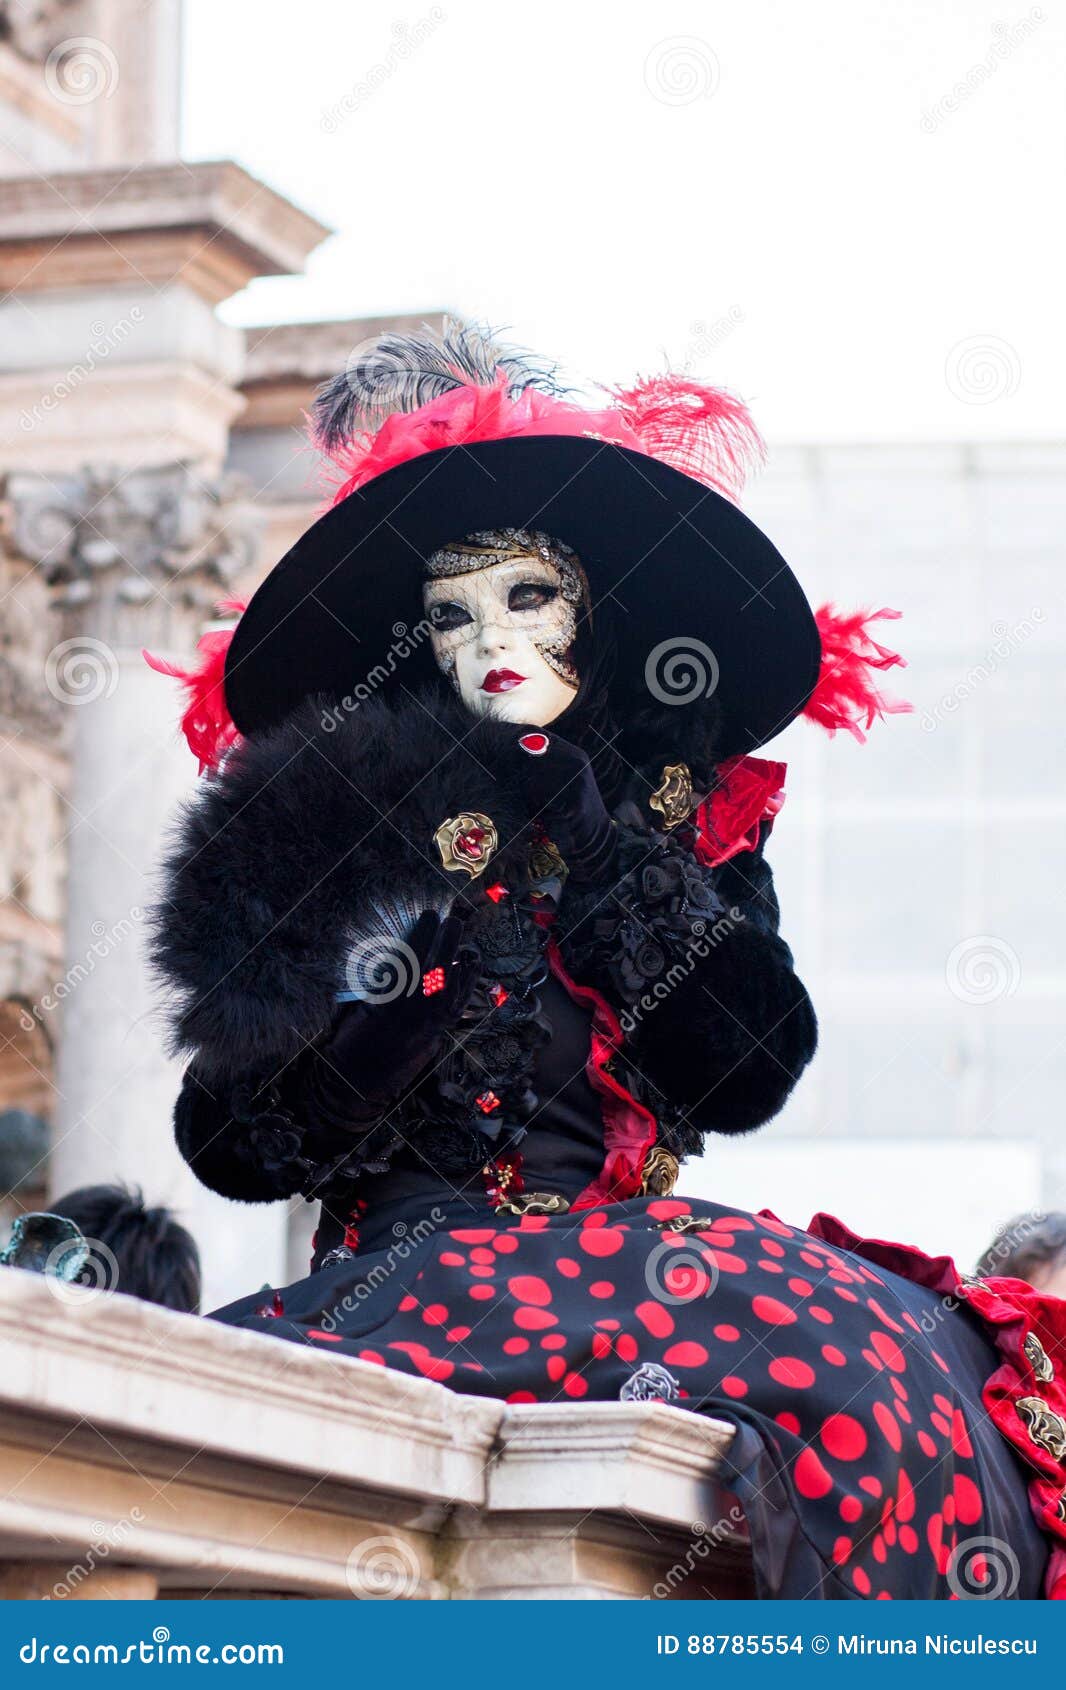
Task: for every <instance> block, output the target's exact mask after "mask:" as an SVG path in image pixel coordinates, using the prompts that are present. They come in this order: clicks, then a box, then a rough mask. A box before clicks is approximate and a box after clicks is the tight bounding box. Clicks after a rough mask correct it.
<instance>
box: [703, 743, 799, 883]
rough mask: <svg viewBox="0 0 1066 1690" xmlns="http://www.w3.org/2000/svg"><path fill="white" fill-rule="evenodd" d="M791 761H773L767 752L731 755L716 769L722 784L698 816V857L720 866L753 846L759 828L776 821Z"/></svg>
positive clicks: (755, 843)
mask: <svg viewBox="0 0 1066 1690" xmlns="http://www.w3.org/2000/svg"><path fill="white" fill-rule="evenodd" d="M787 772H788V765H787V763H772V762H768V761H767V760H766V758H764V757H727V758H726V760H725V762H724V763H719V765H718V768H717V771H716V773H717V775H718V784H717V785H716V786H715V788H714V791H713V792H711V793H709V794H708V796H707V797H706V798H705V799H704V800H703V803H702V804H701V805H700V806H699V808H698V809H697V811H696V813H695V815H694V816H693V818H692V819H693V822H694V824H695V827H696V842H695V845H694V847H693V849H694V851H695V854H696V857H697V858H698V860H699V861H700V862H701V863H703V864H704V865H705V867H707V868H716V867H717V865H718V864H719V863H725V862H728V861H729V859H730V857H736V856H739V855H740V853H741V851H754V849H755V847H756V846H757V845H758V843H759V829H760V827H761V825H762V823H763V822H764V821H772V819H773V818H774V816H776V815H777V812H778V811H779V810H780V808H781V806H782V804H783V803H784V802H785V791H784V786H785V775H786V773H787Z"/></svg>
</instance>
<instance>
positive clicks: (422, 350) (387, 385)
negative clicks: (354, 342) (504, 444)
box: [311, 318, 558, 452]
mask: <svg viewBox="0 0 1066 1690" xmlns="http://www.w3.org/2000/svg"><path fill="white" fill-rule="evenodd" d="M501 373H502V374H503V375H504V376H506V378H507V386H508V391H509V393H510V394H511V395H512V396H513V395H515V394H517V393H521V392H523V391H524V389H526V388H527V387H536V388H539V389H540V391H541V392H544V393H556V392H558V387H557V384H556V381H555V370H554V366H552V365H548V364H544V363H543V362H541V361H540V360H538V359H535V358H533V357H532V356H531V355H529V354H527V353H523V352H519V351H518V350H516V349H515V348H513V347H506V346H503V345H501V344H500V343H499V342H498V341H497V340H496V339H494V338H493V335H492V334H491V333H490V331H489V330H488V329H487V328H486V327H484V326H483V325H481V324H478V323H461V322H458V321H456V320H454V319H452V318H448V319H447V320H446V321H445V324H444V328H443V330H442V331H441V332H440V333H437V332H436V331H435V330H433V329H430V328H428V327H425V328H423V330H422V332H421V333H418V334H396V333H386V334H382V335H378V336H376V337H375V338H374V339H373V340H369V341H363V342H362V343H361V344H360V345H359V346H357V347H355V349H354V350H353V352H352V353H351V354H350V356H349V358H348V362H347V364H346V365H345V367H344V369H343V370H341V371H340V373H339V374H338V375H335V376H333V377H332V378H331V379H330V380H329V381H327V382H326V383H325V384H324V385H323V386H322V387H321V388H320V389H319V391H318V393H317V394H316V396H315V400H314V404H313V405H312V408H311V416H312V426H313V433H314V439H315V443H316V445H318V446H319V447H320V448H321V449H322V450H323V451H324V452H332V451H333V450H335V448H336V447H338V446H340V445H343V443H344V442H345V441H346V440H348V439H350V438H351V437H352V435H353V434H356V433H358V432H359V431H361V430H364V429H366V430H370V431H371V432H373V431H375V430H376V429H378V428H380V427H381V424H382V423H383V422H384V421H385V419H386V418H387V417H389V416H391V415H392V414H393V413H394V412H395V411H415V410H417V409H418V408H419V406H420V405H426V404H428V403H429V401H430V400H431V399H437V398H439V397H440V395H441V394H442V393H448V392H450V391H451V390H452V389H453V388H455V387H462V386H467V385H471V384H473V385H475V386H478V387H491V386H492V385H493V383H494V382H495V381H496V380H497V379H498V377H499V376H500V374H501Z"/></svg>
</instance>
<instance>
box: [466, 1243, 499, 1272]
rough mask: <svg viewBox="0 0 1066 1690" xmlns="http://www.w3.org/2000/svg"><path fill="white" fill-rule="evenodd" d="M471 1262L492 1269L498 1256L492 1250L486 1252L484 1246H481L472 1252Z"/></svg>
mask: <svg viewBox="0 0 1066 1690" xmlns="http://www.w3.org/2000/svg"><path fill="white" fill-rule="evenodd" d="M470 1260H471V1261H472V1262H477V1263H478V1264H479V1266H481V1267H486V1266H488V1267H492V1266H494V1265H495V1262H496V1256H495V1254H494V1252H493V1251H492V1250H486V1249H485V1248H484V1246H482V1245H479V1246H478V1248H477V1249H476V1250H471V1252H470Z"/></svg>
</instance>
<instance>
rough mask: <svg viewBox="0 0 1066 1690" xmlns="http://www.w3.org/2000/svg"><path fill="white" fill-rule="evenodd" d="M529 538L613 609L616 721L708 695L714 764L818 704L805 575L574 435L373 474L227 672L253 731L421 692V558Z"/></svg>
mask: <svg viewBox="0 0 1066 1690" xmlns="http://www.w3.org/2000/svg"><path fill="white" fill-rule="evenodd" d="M501 527H512V528H524V529H529V530H534V531H537V532H540V533H543V534H547V535H550V536H551V537H552V538H553V539H556V540H562V541H564V542H565V543H566V544H567V545H568V546H571V547H572V548H573V549H574V551H576V553H577V555H578V557H579V558H580V560H581V563H582V565H583V566H584V569H585V572H586V575H587V577H588V581H589V588H590V596H591V603H592V630H593V639H594V638H595V625H596V611H597V607H598V606H603V605H604V604H606V603H607V602H610V603H611V604H613V606H614V607H615V608H614V611H613V613H612V621H613V625H614V628H615V632H616V638H617V645H618V652H617V663H616V667H615V673H614V678H613V681H612V699H611V703H612V708H613V710H614V713H615V714H616V716H617V717H618V719H619V720H623V721H624V720H625V719H626V717H627V715H628V713H630V712H632V711H633V710H634V709H635V708H636V707H638V706H639V705H641V704H643V703H646V702H648V701H649V700H650V701H652V702H654V703H656V704H659V705H663V706H669V705H673V706H675V707H676V709H677V711H678V744H679V745H683V743H684V724H683V717H684V712H685V710H686V708H687V707H689V706H691V705H693V704H696V703H698V702H699V701H702V700H704V699H706V698H707V697H709V696H712V695H713V696H714V697H715V698H716V700H717V703H718V706H719V709H720V711H721V717H722V727H721V739H720V742H719V743H720V746H721V751H720V755H722V756H729V755H733V754H736V753H746V752H750V751H754V750H756V749H757V748H758V747H759V746H761V745H764V744H765V743H766V742H767V740H769V739H772V738H773V737H774V735H776V734H777V733H779V732H780V731H781V729H782V728H784V727H786V726H787V725H788V723H789V722H790V721H792V719H793V718H794V717H795V716H797V715H798V714H799V713H800V712H801V711H802V710H803V709H804V707H805V705H806V704H807V702H808V700H809V699H810V697H811V694H812V692H813V690H814V687H815V683H816V682H817V680H818V675H819V665H820V660H821V655H822V647H821V639H820V635H819V630H818V627H817V625H816V622H815V618H814V614H813V612H812V610H811V607H810V605H809V603H808V602H807V598H806V596H805V594H804V592H803V589H802V588H801V586H800V584H799V582H798V580H797V579H796V577H795V575H794V574H793V572H792V570H791V569H790V568H789V566H788V564H787V563H786V562H785V560H784V558H783V557H782V556H781V554H780V553H779V552H778V551H777V549H776V547H775V546H774V545H773V544H772V543H771V542H770V540H768V539H767V537H766V535H765V534H763V533H762V532H761V530H760V529H759V528H758V527H756V525H755V523H753V522H752V521H751V520H750V518H748V517H746V516H745V515H744V514H743V512H742V511H741V510H739V509H738V508H737V506H736V505H734V504H733V503H732V502H731V501H730V500H729V499H727V498H725V497H724V496H723V495H722V494H720V493H718V492H716V491H715V490H714V489H713V488H711V487H708V486H706V485H705V484H703V483H702V482H700V481H697V480H696V479H695V478H694V477H692V476H689V475H686V474H683V473H681V471H680V470H678V469H675V468H674V467H672V465H670V464H668V463H664V462H662V461H660V460H659V459H657V458H655V457H652V456H650V455H648V454H647V453H645V452H638V451H634V450H632V449H630V448H628V447H625V446H620V445H616V444H614V443H611V442H606V441H604V440H603V439H599V438H586V437H582V436H579V435H572V434H559V435H553V434H530V435H527V436H522V437H509V438H504V439H490V440H481V441H478V442H476V443H474V444H470V445H459V446H448V447H445V448H444V449H442V450H437V451H426V452H423V453H421V454H420V455H419V456H417V457H412V458H410V459H408V460H407V461H406V462H402V463H399V464H397V465H395V467H393V468H390V469H387V470H385V471H384V472H383V473H382V474H379V475H375V476H374V477H373V478H372V479H371V480H369V481H368V482H367V483H366V484H365V485H364V486H361V487H357V488H356V489H355V491H353V492H350V493H348V494H347V495H346V496H345V497H344V498H342V499H341V500H340V502H339V503H337V504H336V505H334V507H333V508H332V509H331V510H329V511H328V512H327V513H326V514H325V515H324V516H322V517H321V518H320V519H319V520H318V521H317V522H316V523H315V524H314V525H313V526H312V527H311V528H310V529H308V531H307V532H306V533H305V534H304V535H303V536H302V537H301V538H300V539H299V540H298V541H297V543H296V544H295V545H294V546H293V547H292V549H291V550H290V551H289V552H287V553H286V555H285V556H284V557H283V558H282V560H281V561H280V563H278V564H277V565H276V567H275V568H274V569H273V570H272V571H271V573H270V574H269V575H268V576H267V578H266V580H265V581H264V582H263V584H262V585H261V586H260V588H259V590H258V591H257V592H256V593H255V595H254V597H253V598H252V600H251V602H250V604H249V605H248V608H247V610H246V611H245V612H244V614H243V616H242V617H241V620H240V622H239V623H238V625H237V627H236V630H235V632H234V635H233V639H232V642H231V644H230V646H229V651H228V654H227V658H226V665H225V694H226V704H227V706H228V709H229V712H230V714H231V716H232V717H233V720H234V722H235V724H236V726H237V728H238V729H239V730H240V732H241V733H243V734H254V733H258V732H261V731H263V730H264V729H266V728H269V727H272V726H274V725H276V724H277V723H279V722H280V721H281V720H282V719H283V718H284V717H285V716H286V715H287V714H288V713H289V711H291V710H292V709H293V707H294V706H295V705H297V704H299V703H300V702H301V701H302V700H303V699H305V698H307V697H308V696H309V695H313V694H321V695H323V696H324V697H325V698H327V699H328V700H330V701H332V702H334V703H337V704H341V705H342V706H343V705H344V704H345V703H347V705H348V707H349V708H350V707H351V706H352V705H353V704H357V703H358V702H360V701H361V700H363V699H365V698H367V697H371V696H373V697H377V698H384V699H386V700H387V699H388V698H389V697H390V696H399V695H400V694H401V693H403V692H414V691H418V690H420V689H421V688H422V687H423V686H424V684H425V681H426V679H427V678H428V677H430V676H433V675H436V674H437V669H436V664H435V662H434V658H433V654H432V650H431V647H430V641H429V634H428V625H427V623H426V621H425V617H424V612H423V603H422V586H423V582H424V580H425V575H426V560H427V559H428V558H429V556H430V555H431V554H432V553H433V552H435V551H437V550H438V549H439V548H440V547H441V546H444V545H446V544H448V543H449V542H456V541H459V540H462V539H463V538H464V537H465V536H466V535H468V534H471V533H474V532H476V531H478V530H482V529H492V528H501Z"/></svg>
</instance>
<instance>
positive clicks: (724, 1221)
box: [712, 1215, 792, 1238]
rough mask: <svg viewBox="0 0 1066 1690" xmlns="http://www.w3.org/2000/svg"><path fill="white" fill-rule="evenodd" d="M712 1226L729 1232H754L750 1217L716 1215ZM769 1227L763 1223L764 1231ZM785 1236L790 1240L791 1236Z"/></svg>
mask: <svg viewBox="0 0 1066 1690" xmlns="http://www.w3.org/2000/svg"><path fill="white" fill-rule="evenodd" d="M712 1224H713V1225H714V1226H727V1227H728V1228H729V1230H730V1232H754V1231H755V1222H754V1221H753V1220H752V1219H751V1216H750V1215H718V1216H717V1217H716V1218H715V1220H714V1221H713V1222H712ZM769 1225H770V1223H769V1221H764V1222H763V1226H764V1229H765V1228H768V1227H769ZM787 1236H788V1237H789V1238H791V1237H792V1234H791V1233H788V1234H787Z"/></svg>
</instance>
